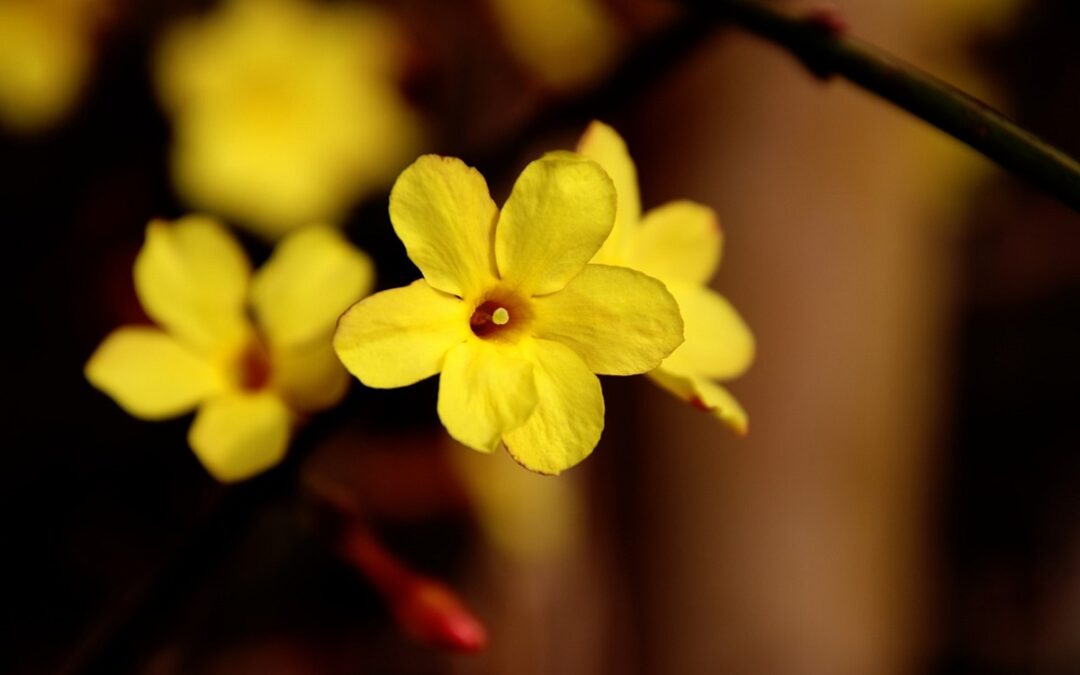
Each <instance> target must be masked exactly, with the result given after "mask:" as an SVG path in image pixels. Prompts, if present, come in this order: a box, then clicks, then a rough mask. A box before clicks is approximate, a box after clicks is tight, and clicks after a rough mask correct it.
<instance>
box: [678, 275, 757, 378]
mask: <svg viewBox="0 0 1080 675" xmlns="http://www.w3.org/2000/svg"><path fill="white" fill-rule="evenodd" d="M668 290H670V291H671V294H672V295H674V296H675V300H677V301H678V303H679V308H680V309H681V310H682V316H683V322H684V326H685V328H684V333H685V336H686V341H685V342H683V343H682V345H680V346H679V348H678V349H676V350H675V352H674V353H673V354H672V355H671V356H669V357H668V358H667V359H665V360H664V364H663V366H664V369H665V370H668V371H670V372H674V373H681V374H684V375H701V376H702V377H709V378H713V379H720V380H725V379H730V378H733V377H738V376H739V375H742V374H743V373H744V372H746V369H747V368H749V367H750V364H751V363H753V361H754V335H753V333H751V332H750V328H748V327H747V325H746V322H745V321H743V319H742V317H741V316H739V313H738V312H736V311H735V308H734V307H732V306H731V303H730V302H728V301H727V299H725V298H724V297H723V296H721V295H720V294H719V293H716V292H715V291H713V290H711V289H708V288H704V287H701V286H694V285H691V284H684V283H670V284H668Z"/></svg>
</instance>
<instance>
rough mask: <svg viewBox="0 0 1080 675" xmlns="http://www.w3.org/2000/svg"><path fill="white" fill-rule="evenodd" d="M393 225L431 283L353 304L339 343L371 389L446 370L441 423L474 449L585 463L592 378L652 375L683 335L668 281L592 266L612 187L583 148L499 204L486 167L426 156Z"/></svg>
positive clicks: (405, 179) (394, 211) (533, 172)
mask: <svg viewBox="0 0 1080 675" xmlns="http://www.w3.org/2000/svg"><path fill="white" fill-rule="evenodd" d="M390 219H391V221H392V222H393V224H394V229H395V231H396V232H397V235H398V237H399V238H400V239H401V240H402V242H403V243H404V244H405V249H406V251H407V252H408V254H409V257H410V258H411V259H412V261H413V262H414V263H416V265H417V267H419V268H420V271H421V273H422V274H423V275H424V278H423V279H421V280H418V281H415V282H413V283H412V284H411V285H409V286H406V287H404V288H395V289H392V290H389V291H384V292H382V293H377V294H376V295H373V296H371V297H370V298H366V299H365V300H362V301H361V302H359V303H357V304H356V305H355V306H353V307H352V308H351V309H350V310H349V311H348V312H346V313H345V315H344V316H343V317H342V318H341V321H340V323H339V325H338V331H337V334H336V335H335V336H334V347H335V349H336V350H337V353H338V356H340V357H341V360H342V361H343V362H344V363H345V366H346V367H347V368H348V369H349V371H351V372H352V373H353V374H354V375H356V377H358V378H359V379H360V381H361V382H363V383H364V384H366V385H368V386H369V387H402V386H406V385H409V384H412V383H414V382H418V381H420V380H423V379H425V378H427V377H430V376H432V375H435V374H436V373H441V376H440V380H439V399H438V412H439V417H440V418H441V419H442V422H443V425H444V426H445V427H446V429H447V431H448V432H449V433H450V435H451V436H453V437H454V438H455V439H456V440H458V441H459V442H461V443H463V444H464V445H467V446H469V447H471V448H474V449H476V450H479V451H481V452H492V451H494V450H495V449H496V448H497V447H498V445H499V443H500V442H503V443H505V445H506V446H507V449H508V450H509V451H510V454H511V455H513V457H514V458H515V459H516V460H517V461H518V462H519V463H521V464H523V465H524V466H526V467H528V468H529V469H532V470H534V471H537V472H540V473H549V474H557V473H559V472H560V471H562V470H563V469H566V468H568V467H571V466H573V465H574V464H577V463H578V462H580V461H581V460H582V459H584V458H585V457H587V456H588V455H589V453H591V452H592V450H593V448H594V447H595V446H596V444H597V442H598V441H599V439H600V432H601V430H602V429H603V427H604V398H603V394H602V393H601V390H600V381H599V380H598V379H597V378H596V376H595V375H594V373H599V374H602V375H633V374H637V373H642V372H645V371H648V370H650V369H652V368H654V367H656V366H657V365H659V363H660V361H661V360H662V359H663V358H664V357H665V356H667V355H668V354H670V353H671V351H672V350H673V349H675V347H676V346H678V344H679V343H680V342H682V319H681V318H680V316H679V310H678V307H677V306H676V304H675V301H674V299H673V298H672V297H671V295H670V294H669V293H668V292H667V291H666V290H665V289H664V286H663V284H661V283H660V282H658V281H656V280H655V279H652V278H650V277H648V276H646V275H644V274H641V273H639V272H635V271H633V270H628V269H623V268H617V267H608V266H604V265H589V264H586V263H588V261H589V259H590V258H592V257H593V254H595V253H596V251H597V250H598V249H599V248H600V245H601V244H602V243H603V242H604V239H605V238H607V235H608V233H609V232H610V231H611V227H612V224H613V222H614V219H615V192H614V188H613V186H612V184H611V179H609V178H608V177H607V175H606V174H604V171H603V169H601V168H600V166H599V165H597V164H596V163H595V162H593V161H591V160H588V159H586V158H584V157H581V156H580V155H576V154H573V153H566V152H561V153H552V154H549V155H546V156H544V157H543V158H541V159H539V160H537V161H535V162H532V163H531V164H529V165H528V166H527V167H526V168H525V170H524V171H523V172H522V173H521V176H520V177H519V178H518V179H517V182H516V183H515V185H514V188H513V190H512V192H511V194H510V197H509V199H507V201H506V204H505V206H504V207H503V209H502V211H501V212H500V211H499V209H498V208H497V207H496V206H495V203H494V202H493V201H492V199H491V197H490V196H489V194H488V188H487V184H486V183H485V182H484V178H483V176H481V175H480V174H479V172H477V171H476V170H475V169H471V168H469V167H467V166H465V164H464V163H462V162H461V161H460V160H458V159H454V158H448V157H437V156H434V155H426V156H424V157H421V158H420V159H418V160H417V161H416V162H415V163H414V164H413V165H412V166H410V167H409V168H407V169H406V170H405V171H404V172H403V173H402V174H401V176H400V177H398V180H397V183H396V184H395V185H394V189H393V191H392V192H391V194H390Z"/></svg>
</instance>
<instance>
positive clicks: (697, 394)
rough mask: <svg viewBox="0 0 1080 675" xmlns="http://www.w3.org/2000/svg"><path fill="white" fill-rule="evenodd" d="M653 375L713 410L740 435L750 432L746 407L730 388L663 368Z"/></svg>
mask: <svg viewBox="0 0 1080 675" xmlns="http://www.w3.org/2000/svg"><path fill="white" fill-rule="evenodd" d="M649 377H650V378H651V379H652V381H653V382H656V383H657V384H658V385H660V386H661V387H663V388H664V389H667V390H668V391H669V392H671V393H672V394H675V395H676V396H678V397H679V398H681V399H683V400H684V401H686V402H687V403H689V404H690V405H692V406H694V407H695V408H697V409H698V410H701V411H703V412H708V413H711V414H712V415H713V417H715V418H717V419H718V420H720V421H721V422H723V423H724V424H725V425H726V426H727V427H728V428H729V429H731V430H732V431H734V432H735V433H737V434H739V435H740V436H745V435H746V434H747V433H749V431H750V421H749V419H748V418H747V416H746V411H745V410H743V407H742V406H741V405H739V402H738V401H736V400H735V397H734V396H732V395H731V393H730V392H729V391H728V390H727V389H724V388H723V387H721V386H720V385H718V384H716V383H715V382H712V381H710V380H707V379H705V378H703V377H694V376H684V375H677V374H675V373H670V372H668V371H666V370H665V369H663V368H659V369H657V370H654V371H652V372H651V373H649Z"/></svg>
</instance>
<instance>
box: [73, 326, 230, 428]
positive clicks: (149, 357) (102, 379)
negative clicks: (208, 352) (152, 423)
mask: <svg viewBox="0 0 1080 675" xmlns="http://www.w3.org/2000/svg"><path fill="white" fill-rule="evenodd" d="M85 373H86V379H87V380H89V381H90V384H92V385H94V386H95V387H97V388H98V389H100V390H101V391H103V392H105V393H106V394H108V395H109V396H110V397H111V398H112V399H113V400H114V401H116V402H117V403H118V404H119V405H120V407H121V408H123V409H124V410H126V411H127V412H128V413H129V414H131V415H134V416H135V417H140V418H142V419H150V420H156V419H163V418H167V417H174V416H176V415H181V414H183V413H186V412H188V411H189V410H192V409H193V408H194V407H195V406H196V405H198V403H199V402H200V401H202V400H203V399H205V398H206V397H208V396H210V395H212V394H214V393H216V392H218V391H220V390H221V389H222V388H223V387H224V380H223V378H222V374H221V373H220V372H219V371H218V370H217V369H215V368H214V367H213V365H211V364H210V363H209V362H208V361H206V360H205V359H204V358H203V357H202V356H200V355H198V354H196V353H194V352H192V351H191V350H190V349H189V348H187V347H185V346H184V345H182V344H180V343H179V342H177V341H176V340H175V339H174V338H172V337H170V336H169V335H166V334H165V333H163V332H162V331H160V330H157V329H156V328H149V327H142V326H129V327H126V328H120V329H118V330H115V331H113V332H112V333H111V334H110V335H109V336H108V337H107V338H105V341H104V342H102V343H101V345H100V346H99V347H98V348H97V350H95V351H94V354H93V355H92V356H91V357H90V360H89V361H87V363H86V369H85Z"/></svg>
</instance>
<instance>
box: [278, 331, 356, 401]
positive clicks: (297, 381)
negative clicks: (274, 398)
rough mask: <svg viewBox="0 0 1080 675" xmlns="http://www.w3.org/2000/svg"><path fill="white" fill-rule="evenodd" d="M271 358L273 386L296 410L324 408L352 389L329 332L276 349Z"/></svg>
mask: <svg viewBox="0 0 1080 675" xmlns="http://www.w3.org/2000/svg"><path fill="white" fill-rule="evenodd" d="M271 358H272V361H273V381H272V383H271V386H272V387H273V388H274V390H275V391H277V392H279V393H280V394H281V396H282V398H284V399H285V401H286V402H288V404H289V406H290V407H292V408H293V409H294V410H299V411H301V412H317V411H319V410H325V409H326V408H329V407H331V406H333V405H335V404H336V403H337V402H338V401H340V400H341V399H342V397H344V396H345V392H346V391H347V390H348V388H349V373H348V371H346V370H345V367H344V366H343V365H341V361H340V360H338V357H337V354H335V353H334V347H333V345H332V344H331V339H330V336H329V335H327V336H325V337H323V338H321V339H317V340H312V341H309V342H307V343H304V344H302V345H296V346H292V347H278V348H274V350H273V355H272V357H271Z"/></svg>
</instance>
